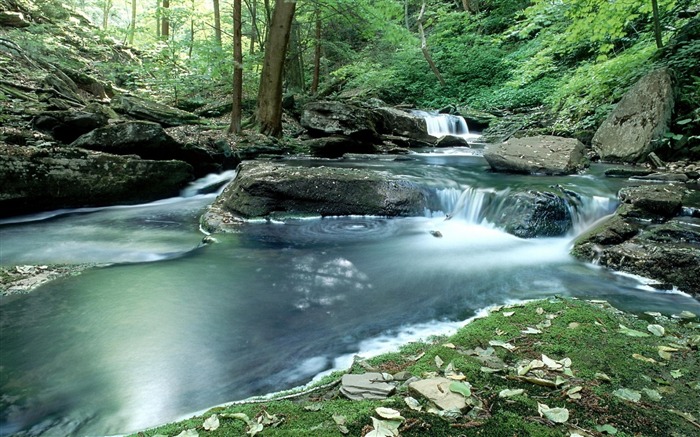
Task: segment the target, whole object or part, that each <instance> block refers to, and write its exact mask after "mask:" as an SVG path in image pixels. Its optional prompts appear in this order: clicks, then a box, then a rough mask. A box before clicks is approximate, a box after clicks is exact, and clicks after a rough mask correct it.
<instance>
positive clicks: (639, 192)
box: [618, 184, 686, 217]
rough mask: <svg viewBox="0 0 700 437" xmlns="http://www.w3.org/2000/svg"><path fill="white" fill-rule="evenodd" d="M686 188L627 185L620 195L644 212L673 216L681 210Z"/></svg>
mask: <svg viewBox="0 0 700 437" xmlns="http://www.w3.org/2000/svg"><path fill="white" fill-rule="evenodd" d="M685 193H686V191H685V188H684V187H682V186H677V185H670V184H665V185H643V186H639V187H625V188H623V189H621V190H620V192H619V193H618V197H619V198H620V200H621V201H622V202H623V203H626V204H630V205H632V206H633V207H634V208H635V209H637V210H641V212H643V213H649V214H655V215H660V216H663V217H673V216H675V215H677V214H678V213H679V212H680V211H681V206H682V205H683V198H684V196H685Z"/></svg>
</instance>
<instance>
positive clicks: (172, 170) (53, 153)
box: [0, 143, 192, 216]
mask: <svg viewBox="0 0 700 437" xmlns="http://www.w3.org/2000/svg"><path fill="white" fill-rule="evenodd" d="M191 180H192V167H191V166H190V165H189V164H187V163H185V162H182V161H146V160H141V159H138V157H136V156H116V155H110V154H106V153H100V152H94V151H89V150H84V149H78V148H71V147H64V148H50V149H47V148H40V147H34V146H12V145H6V144H2V143H0V185H2V187H3V189H2V192H1V193H0V215H5V216H12V215H19V214H27V213H31V212H38V211H48V210H52V209H58V208H76V207H84V206H103V205H114V204H136V203H143V202H149V201H153V200H157V199H162V198H166V197H172V196H176V195H178V193H179V192H180V190H181V189H182V188H184V186H185V185H187V183H188V182H190V181H191Z"/></svg>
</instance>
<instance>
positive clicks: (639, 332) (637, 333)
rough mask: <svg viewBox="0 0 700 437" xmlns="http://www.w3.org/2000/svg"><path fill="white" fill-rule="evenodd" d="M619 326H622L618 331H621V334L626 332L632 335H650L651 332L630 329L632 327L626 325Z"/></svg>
mask: <svg viewBox="0 0 700 437" xmlns="http://www.w3.org/2000/svg"><path fill="white" fill-rule="evenodd" d="M619 326H620V329H618V330H617V332H619V333H621V334H625V335H628V336H630V337H649V334H647V333H646V332H642V331H637V330H634V329H630V328H628V327H626V326H625V325H619Z"/></svg>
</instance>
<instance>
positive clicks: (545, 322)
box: [535, 319, 552, 329]
mask: <svg viewBox="0 0 700 437" xmlns="http://www.w3.org/2000/svg"><path fill="white" fill-rule="evenodd" d="M535 326H536V327H537V329H544V328H549V327H550V326H552V321H551V320H549V319H547V320H543V321H541V322H540V323H538V324H536V325H535Z"/></svg>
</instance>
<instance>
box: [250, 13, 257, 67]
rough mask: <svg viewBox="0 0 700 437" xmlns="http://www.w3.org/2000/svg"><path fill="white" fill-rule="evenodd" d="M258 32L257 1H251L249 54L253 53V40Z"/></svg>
mask: <svg viewBox="0 0 700 437" xmlns="http://www.w3.org/2000/svg"><path fill="white" fill-rule="evenodd" d="M258 35H259V32H258V1H257V0H253V1H252V5H251V8H250V54H251V55H252V54H253V53H255V40H256V39H257V37H258Z"/></svg>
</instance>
